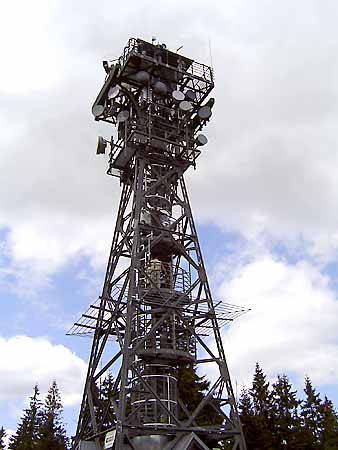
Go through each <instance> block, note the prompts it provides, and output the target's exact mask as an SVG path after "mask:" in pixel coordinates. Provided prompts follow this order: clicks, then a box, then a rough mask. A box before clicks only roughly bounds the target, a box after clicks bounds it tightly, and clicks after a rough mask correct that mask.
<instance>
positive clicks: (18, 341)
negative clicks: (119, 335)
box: [0, 336, 86, 406]
mask: <svg viewBox="0 0 338 450" xmlns="http://www.w3.org/2000/svg"><path fill="white" fill-rule="evenodd" d="M0 354H1V362H0V385H1V387H0V405H1V406H5V405H9V404H12V405H15V404H16V403H20V404H21V402H22V400H23V399H26V398H27V397H28V396H30V395H31V393H32V389H33V387H34V385H35V384H36V383H37V384H38V385H39V388H40V391H41V392H42V393H45V392H47V390H48V388H49V387H50V385H51V383H52V382H53V380H56V382H57V383H58V386H59V388H60V391H61V395H62V400H63V405H64V406H70V405H77V404H78V403H79V401H80V400H81V396H82V389H83V383H84V378H85V374H86V364H85V362H84V361H83V360H82V359H81V358H79V357H78V356H76V355H75V354H74V353H72V352H71V351H70V350H69V349H68V348H67V347H65V346H63V345H54V344H52V343H51V342H50V341H49V340H48V339H46V338H31V337H28V336H15V337H12V338H10V339H4V338H0Z"/></svg>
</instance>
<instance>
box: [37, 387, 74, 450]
mask: <svg viewBox="0 0 338 450" xmlns="http://www.w3.org/2000/svg"><path fill="white" fill-rule="evenodd" d="M67 446H68V440H67V437H66V430H65V428H64V426H63V424H62V403H61V396H60V392H59V389H58V387H57V384H56V382H55V381H54V382H53V384H52V386H51V387H50V389H49V391H48V393H47V395H46V398H45V403H44V407H43V410H42V417H41V423H40V427H39V434H38V443H37V445H36V449H37V450H50V449H53V450H66V449H67Z"/></svg>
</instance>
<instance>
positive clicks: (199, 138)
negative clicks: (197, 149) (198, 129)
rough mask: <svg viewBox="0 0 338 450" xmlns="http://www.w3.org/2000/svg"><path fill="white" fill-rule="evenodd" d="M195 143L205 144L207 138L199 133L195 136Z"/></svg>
mask: <svg viewBox="0 0 338 450" xmlns="http://www.w3.org/2000/svg"><path fill="white" fill-rule="evenodd" d="M196 143H197V145H205V144H207V143H208V138H207V137H206V136H204V134H199V135H198V136H197V137H196Z"/></svg>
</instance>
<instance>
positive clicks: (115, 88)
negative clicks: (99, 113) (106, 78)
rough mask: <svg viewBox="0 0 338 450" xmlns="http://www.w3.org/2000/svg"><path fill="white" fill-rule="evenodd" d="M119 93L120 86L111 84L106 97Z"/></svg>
mask: <svg viewBox="0 0 338 450" xmlns="http://www.w3.org/2000/svg"><path fill="white" fill-rule="evenodd" d="M119 93H120V86H112V87H111V88H110V89H109V91H108V98H115V97H117V96H118V95H119Z"/></svg>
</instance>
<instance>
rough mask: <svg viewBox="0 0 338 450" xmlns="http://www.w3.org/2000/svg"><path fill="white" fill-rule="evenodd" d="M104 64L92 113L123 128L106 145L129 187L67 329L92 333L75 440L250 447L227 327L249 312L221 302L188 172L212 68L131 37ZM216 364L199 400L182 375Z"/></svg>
mask: <svg viewBox="0 0 338 450" xmlns="http://www.w3.org/2000/svg"><path fill="white" fill-rule="evenodd" d="M103 66H104V69H105V71H106V73H107V75H106V80H105V83H104V85H103V87H102V89H101V91H100V93H99V95H98V97H97V99H96V101H95V103H94V106H93V108H92V112H93V115H94V117H95V120H103V121H105V122H108V123H110V124H112V125H114V126H116V128H117V130H116V135H115V136H114V137H112V138H111V140H110V141H109V142H108V141H106V140H105V139H103V138H102V137H100V138H99V141H98V147H97V153H98V154H101V153H102V154H103V153H105V151H106V149H107V148H109V168H108V174H109V175H113V176H115V177H118V178H119V180H120V184H121V190H122V192H121V198H120V203H119V209H118V212H117V219H116V227H115V231H114V235H113V242H112V247H111V252H110V256H109V261H108V266H107V271H106V276H105V280H104V286H103V291H102V295H101V296H100V297H99V299H98V300H97V301H96V302H94V303H93V304H92V305H90V307H89V309H88V310H87V311H86V312H85V313H84V314H83V315H82V317H81V319H80V320H79V321H78V322H77V323H75V324H74V326H73V327H72V329H71V330H70V332H69V334H76V335H86V334H91V333H92V334H93V343H92V349H91V354H90V360H89V367H88V373H87V378H86V382H85V388H84V394H83V400H82V404H81V409H80V415H79V420H78V427H77V432H76V436H75V439H74V443H73V449H75V450H80V449H81V450H86V449H87V450H91V449H93V450H101V449H108V448H112V449H115V450H209V449H210V450H211V449H218V448H229V449H232V450H246V446H245V442H244V438H243V432H242V428H241V424H240V420H239V416H238V412H237V407H236V401H235V397H234V392H233V389H232V386H231V381H230V375H229V371H228V367H227V363H226V359H225V354H224V349H223V344H222V339H221V333H220V327H221V326H222V325H224V324H226V323H228V322H229V321H232V320H233V319H234V318H236V317H238V316H239V315H241V314H242V313H244V312H245V311H244V309H242V308H240V307H235V306H233V305H229V304H226V303H223V302H217V301H214V300H213V299H212V296H211V292H210V288H209V284H208V279H207V275H206V270H205V266H204V263H203V259H202V253H201V249H200V245H199V241H198V237H197V233H196V228H195V224H194V220H193V217H192V212H191V207H190V203H189V198H188V193H187V188H186V184H185V181H184V174H185V171H186V170H187V169H189V168H190V167H194V168H195V167H196V160H197V158H198V156H199V155H200V154H201V151H202V148H203V146H204V145H205V144H206V143H207V138H206V137H205V136H204V135H203V134H201V130H202V128H203V127H204V126H205V125H206V123H207V122H208V121H209V119H210V117H211V115H212V107H213V104H214V99H213V98H208V96H209V94H210V92H211V90H212V89H213V87H214V82H213V71H212V69H211V68H210V67H208V66H206V65H204V64H200V63H197V62H195V61H193V60H192V59H190V58H186V57H184V56H181V55H180V54H178V53H174V52H171V51H169V50H167V48H166V46H165V45H159V44H156V43H155V42H153V43H151V44H150V43H148V42H145V41H143V40H141V39H133V38H132V39H130V40H129V42H128V44H127V46H126V47H125V49H124V50H123V54H122V56H121V57H120V58H119V59H118V60H116V61H113V62H107V61H104V63H103ZM206 370H207V372H208V374H211V375H210V376H212V382H211V384H210V385H209V389H208V390H206V391H205V392H204V394H203V395H202V394H200V397H198V401H197V403H196V401H195V403H194V406H193V407H192V406H191V405H192V403H191V401H190V399H189V396H187V395H185V392H184V389H187V385H185V386H184V383H183V381H182V376H183V375H182V374H184V373H185V374H186V373H190V374H195V373H198V374H205V373H206ZM187 371H188V372H187ZM189 371H190V372H189ZM108 373H110V374H111V380H112V377H113V381H111V382H110V386H109V389H108V390H107V386H105V389H106V391H105V396H103V394H102V392H103V388H102V386H103V385H104V381H103V380H104V379H105V377H106V375H107V374H108ZM187 397H188V398H187ZM195 400H196V399H195ZM224 445H225V446H226V447H223V446H224Z"/></svg>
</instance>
